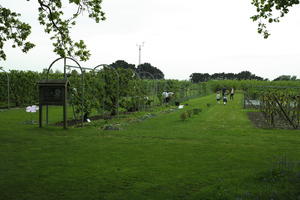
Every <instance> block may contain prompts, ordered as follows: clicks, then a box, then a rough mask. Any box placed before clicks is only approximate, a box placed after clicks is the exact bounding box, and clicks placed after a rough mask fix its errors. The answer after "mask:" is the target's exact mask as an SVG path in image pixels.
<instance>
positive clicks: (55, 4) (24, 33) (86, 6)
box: [0, 0, 105, 61]
mask: <svg viewBox="0 0 300 200" xmlns="http://www.w3.org/2000/svg"><path fill="white" fill-rule="evenodd" d="M26 1H30V0H26ZM37 1H38V5H39V6H38V8H37V9H38V12H39V16H38V21H39V23H40V24H41V25H42V26H43V27H44V31H45V32H46V33H48V34H50V36H51V37H50V39H51V40H53V41H54V42H53V46H54V52H55V53H56V54H58V55H59V56H61V57H66V56H70V57H79V58H80V60H82V61H86V60H88V59H89V57H90V52H89V50H87V47H86V45H85V43H84V41H83V40H80V41H77V42H75V41H74V40H73V39H72V37H71V35H70V30H71V28H72V27H73V26H75V25H76V19H77V17H78V16H80V14H82V13H84V12H87V13H88V16H89V17H90V18H92V19H93V20H95V22H96V23H98V22H100V21H101V20H105V16H104V12H103V11H102V8H101V3H102V0H69V1H68V2H67V1H66V2H65V4H69V5H73V6H75V7H76V8H75V10H74V12H73V14H72V15H71V16H69V17H67V16H66V15H65V13H64V8H65V7H70V6H66V5H63V0H51V1H50V0H37ZM0 16H1V18H0V36H1V37H0V60H6V54H5V52H4V50H3V48H4V44H5V43H6V42H7V41H8V40H12V41H13V45H12V47H13V48H15V47H17V46H18V47H20V48H21V49H22V51H23V52H25V53H26V52H28V51H29V50H30V49H31V48H33V47H34V46H35V45H34V44H33V43H31V42H30V41H28V36H29V35H30V33H31V26H30V24H28V23H25V22H22V21H21V20H20V19H19V18H20V16H21V14H19V13H16V12H13V11H11V10H10V9H9V8H4V7H2V6H1V5H0Z"/></svg>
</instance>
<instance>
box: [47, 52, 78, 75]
mask: <svg viewBox="0 0 300 200" xmlns="http://www.w3.org/2000/svg"><path fill="white" fill-rule="evenodd" d="M62 59H64V78H65V79H67V75H66V67H67V59H69V60H72V61H73V62H75V63H76V64H77V65H78V67H79V69H80V71H81V74H83V70H82V67H81V66H80V64H79V63H78V62H77V60H75V59H74V58H71V57H64V58H63V57H62V58H57V59H55V60H54V61H53V62H52V63H51V64H50V66H49V68H48V70H47V80H48V76H49V71H50V69H51V68H52V67H53V65H54V64H55V63H56V62H57V61H59V60H62Z"/></svg>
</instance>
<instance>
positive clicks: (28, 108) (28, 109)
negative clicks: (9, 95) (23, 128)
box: [26, 105, 39, 113]
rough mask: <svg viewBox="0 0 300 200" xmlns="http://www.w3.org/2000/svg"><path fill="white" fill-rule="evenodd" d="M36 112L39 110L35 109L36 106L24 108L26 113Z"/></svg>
mask: <svg viewBox="0 0 300 200" xmlns="http://www.w3.org/2000/svg"><path fill="white" fill-rule="evenodd" d="M38 110H39V107H37V106H36V105H32V106H27V107H26V112H31V113H35V112H36V111H38Z"/></svg>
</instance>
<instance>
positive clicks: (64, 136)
mask: <svg viewBox="0 0 300 200" xmlns="http://www.w3.org/2000/svg"><path fill="white" fill-rule="evenodd" d="M241 98H242V97H241V96H239V95H238V96H237V97H236V99H235V100H234V101H233V102H229V103H228V104H227V105H222V104H220V105H219V104H216V103H215V99H214V96H213V95H211V96H207V97H202V98H198V99H194V100H190V101H189V102H187V103H188V104H189V105H188V106H186V108H185V109H193V108H201V109H202V112H201V113H199V115H194V116H192V118H189V119H188V120H186V121H181V120H180V117H179V116H180V113H181V112H183V111H184V110H179V111H176V112H171V113H161V112H159V114H157V116H156V117H154V118H152V119H148V120H145V121H142V122H134V123H126V125H125V126H124V127H123V130H120V131H103V130H102V129H101V128H100V127H98V126H97V123H95V125H94V126H88V127H85V128H70V129H68V130H62V128H59V127H53V126H49V127H47V128H43V129H39V128H38V127H37V125H28V124H24V123H22V122H23V121H25V120H26V119H27V118H28V113H25V112H24V111H23V110H17V109H16V110H10V111H5V112H0V124H1V125H0V161H1V162H0V191H1V193H0V199H16V200H21V199H30V200H34V199H36V200H41V199H78V200H82V199H164V200H165V199H271V198H273V199H289V198H290V199H295V198H296V197H297V196H298V195H300V194H299V191H300V187H299V185H300V184H299V183H300V176H299V174H297V173H299V172H300V170H299V171H297V170H298V168H297V167H298V164H299V163H298V161H300V159H299V156H300V145H299V143H300V131H299V130H275V129H274V130H266V129H257V128H255V127H254V126H253V125H252V124H251V122H250V121H249V120H248V118H247V115H246V111H245V110H243V109H242V103H241ZM207 103H210V104H211V106H209V107H208V106H207ZM54 115H56V116H54ZM36 117H37V115H36ZM58 118H59V114H57V112H55V110H54V111H53V113H52V118H50V119H52V120H53V121H52V122H54V121H55V120H57V119H58ZM282 157H284V158H286V160H287V161H288V162H289V163H293V166H294V167H293V169H289V170H288V172H289V173H281V171H280V170H282V171H285V169H284V167H283V169H281V168H280V169H279V172H278V170H277V171H275V172H276V173H274V170H273V169H274V168H276V166H277V164H278V162H279V161H280V160H281V158H282ZM277 158H278V159H277ZM277 161H278V162H277ZM273 176H274V177H273ZM298 176H299V177H298ZM270 180H271V181H270Z"/></svg>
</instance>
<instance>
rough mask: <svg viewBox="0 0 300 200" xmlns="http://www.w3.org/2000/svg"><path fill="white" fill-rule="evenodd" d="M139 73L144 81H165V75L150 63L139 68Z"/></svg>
mask: <svg viewBox="0 0 300 200" xmlns="http://www.w3.org/2000/svg"><path fill="white" fill-rule="evenodd" d="M137 72H138V73H139V74H140V77H141V78H142V79H164V76H165V75H164V73H163V72H162V71H161V70H160V69H158V68H156V67H154V66H152V65H151V64H150V63H144V64H141V65H139V66H138V67H137Z"/></svg>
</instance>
